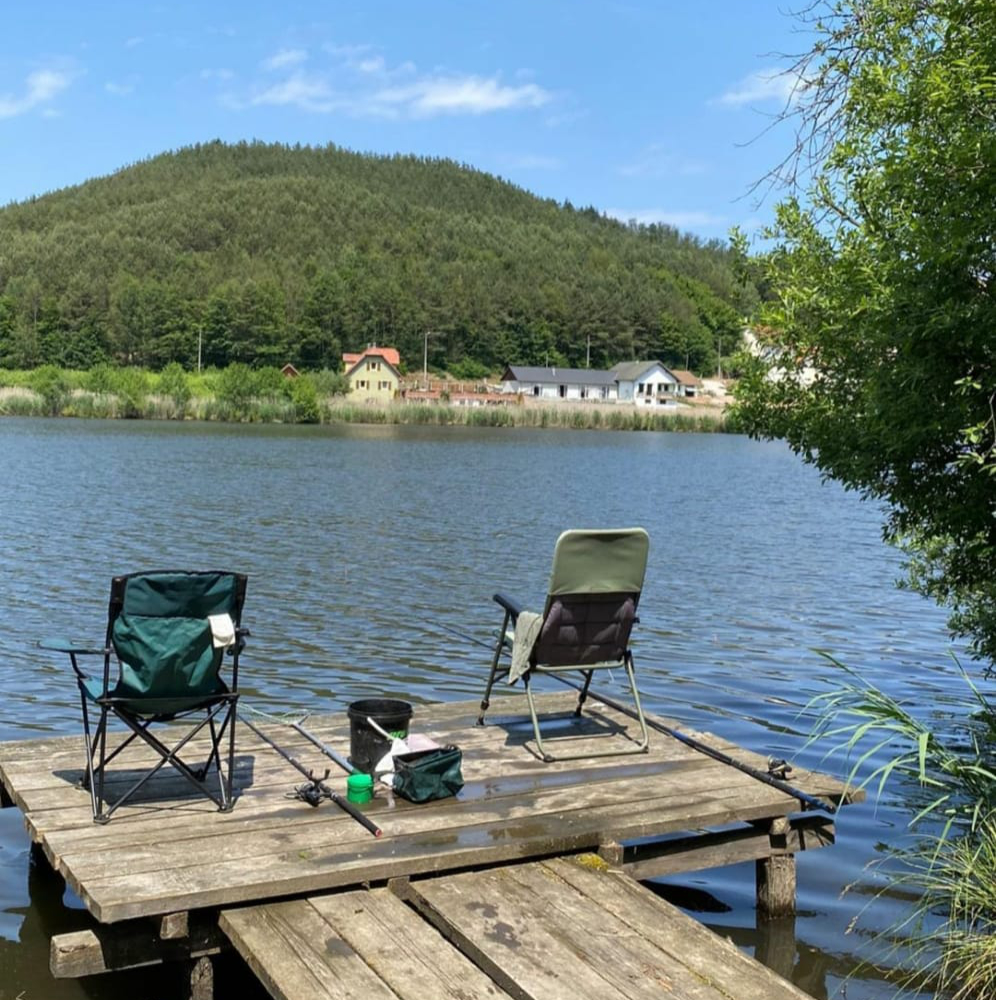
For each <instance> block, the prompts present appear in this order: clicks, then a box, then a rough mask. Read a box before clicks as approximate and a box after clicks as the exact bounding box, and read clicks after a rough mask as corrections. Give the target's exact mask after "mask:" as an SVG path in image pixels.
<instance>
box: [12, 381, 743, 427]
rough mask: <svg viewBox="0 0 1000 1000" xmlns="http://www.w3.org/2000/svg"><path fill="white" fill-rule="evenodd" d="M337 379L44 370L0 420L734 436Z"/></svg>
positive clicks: (719, 420)
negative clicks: (351, 388)
mask: <svg viewBox="0 0 1000 1000" xmlns="http://www.w3.org/2000/svg"><path fill="white" fill-rule="evenodd" d="M337 378H338V375H337V374H336V373H333V372H317V373H309V374H305V375H300V376H299V377H298V378H295V379H287V378H285V377H284V376H282V375H281V373H280V372H278V371H276V370H275V369H249V368H246V367H245V366H236V365H234V366H230V367H229V368H227V369H222V370H208V371H206V372H204V373H201V374H197V375H196V374H191V373H187V372H185V371H183V369H180V366H177V367H176V369H174V370H171V367H168V368H167V369H164V370H163V371H162V372H160V373H156V374H154V373H150V372H147V371H145V370H143V369H135V368H125V369H122V368H112V367H111V366H107V367H106V368H104V367H101V368H99V369H91V370H90V371H87V372H75V371H70V370H66V369H58V368H53V367H49V366H46V367H43V368H37V369H34V370H32V371H27V372H21V371H18V372H15V371H9V370H0V416H11V417H76V418H82V419H88V418H90V419H103V420H109V419H110V420H113V419H136V420H191V421H219V422H225V423H258V424H263V423H282V424H328V425H332V424H383V425H388V424H424V425H437V426H448V425H452V426H466V427H537V428H566V429H574V430H617V431H682V432H696V433H698V432H700V433H719V432H721V433H727V432H733V431H735V430H736V427H735V422H734V421H733V420H732V418H731V417H730V416H727V413H726V411H725V410H724V409H723V408H721V407H714V406H712V407H710V406H692V405H686V404H683V403H679V404H678V405H677V406H676V407H671V408H670V409H669V410H667V411H664V410H661V409H652V408H651V409H639V408H638V407H636V406H634V405H631V404H610V403H584V402H563V403H552V404H548V405H545V404H539V403H536V402H534V401H531V402H525V403H523V404H511V405H489V406H455V405H451V404H448V403H440V404H430V403H416V402H410V403H408V402H405V401H397V402H392V403H384V404H373V403H361V402H352V401H350V400H349V399H347V398H345V397H344V396H343V395H342V394H340V393H338V392H337V391H336V389H338V388H339V385H338V384H337V382H336V379H337Z"/></svg>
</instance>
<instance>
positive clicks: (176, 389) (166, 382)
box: [157, 361, 191, 418]
mask: <svg viewBox="0 0 1000 1000" xmlns="http://www.w3.org/2000/svg"><path fill="white" fill-rule="evenodd" d="M157 388H158V389H159V391H160V395H162V396H167V397H169V399H170V400H171V402H172V403H173V404H174V407H175V409H176V411H177V416H179V417H181V418H183V416H184V411H185V410H186V409H187V404H188V402H189V401H190V399H191V386H190V384H189V382H188V377H187V373H186V372H185V371H184V369H183V368H182V367H181V366H180V365H179V364H178V363H177V362H176V361H171V362H170V364H169V365H167V367H166V368H164V369H163V371H162V372H160V377H159V380H158V385H157Z"/></svg>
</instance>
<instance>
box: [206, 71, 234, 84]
mask: <svg viewBox="0 0 1000 1000" xmlns="http://www.w3.org/2000/svg"><path fill="white" fill-rule="evenodd" d="M198 75H199V76H200V77H201V79H202V80H222V81H226V80H232V79H233V77H235V76H236V74H235V73H234V72H233V71H232V70H231V69H203V70H202V71H201V72H200V73H199V74H198Z"/></svg>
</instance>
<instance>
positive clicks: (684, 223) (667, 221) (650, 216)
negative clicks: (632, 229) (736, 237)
mask: <svg viewBox="0 0 1000 1000" xmlns="http://www.w3.org/2000/svg"><path fill="white" fill-rule="evenodd" d="M604 214H605V215H609V216H611V218H613V219H618V220H620V221H621V222H633V221H634V222H638V223H639V224H640V225H643V226H653V225H657V224H662V225H667V226H674V227H675V228H677V229H695V228H699V227H702V226H721V225H723V224H724V223H725V222H726V217H725V216H724V215H716V214H714V213H712V212H698V211H681V212H675V211H670V210H669V209H665V208H606V209H605V210H604Z"/></svg>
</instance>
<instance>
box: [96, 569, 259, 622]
mask: <svg viewBox="0 0 1000 1000" xmlns="http://www.w3.org/2000/svg"><path fill="white" fill-rule="evenodd" d="M244 579H245V578H244V577H242V576H241V575H240V574H238V573H225V572H215V571H209V572H206V571H198V572H187V571H184V570H157V571H155V572H150V573H132V574H130V575H129V576H125V577H116V578H115V580H114V581H112V598H113V599H114V594H115V592H116V590H117V592H118V594H119V595H120V600H121V610H122V611H123V612H124V613H125V614H130V615H145V616H149V617H157V618H207V617H208V616H209V615H216V614H229V615H231V616H232V617H234V618H238V617H239V611H240V604H241V603H242V596H243V587H242V586H241V583H242V581H243V580H244Z"/></svg>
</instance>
